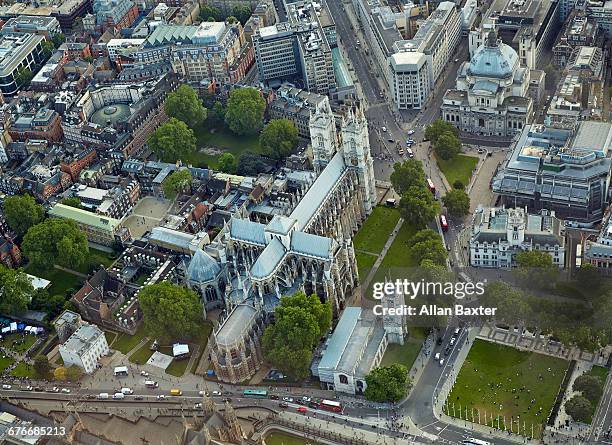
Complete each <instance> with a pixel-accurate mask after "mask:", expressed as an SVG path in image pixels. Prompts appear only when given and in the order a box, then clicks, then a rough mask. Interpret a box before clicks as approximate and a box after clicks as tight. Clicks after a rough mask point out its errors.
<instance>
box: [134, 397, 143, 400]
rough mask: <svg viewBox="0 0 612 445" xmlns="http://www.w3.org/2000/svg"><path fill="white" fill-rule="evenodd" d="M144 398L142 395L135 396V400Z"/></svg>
mask: <svg viewBox="0 0 612 445" xmlns="http://www.w3.org/2000/svg"><path fill="white" fill-rule="evenodd" d="M142 399H143V397H142V396H136V397H134V400H142Z"/></svg>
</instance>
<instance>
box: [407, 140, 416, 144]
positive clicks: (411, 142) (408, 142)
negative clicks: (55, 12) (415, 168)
mask: <svg viewBox="0 0 612 445" xmlns="http://www.w3.org/2000/svg"><path fill="white" fill-rule="evenodd" d="M406 143H407V144H408V145H412V144H414V139H408V140H407V141H406Z"/></svg>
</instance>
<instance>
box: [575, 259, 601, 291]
mask: <svg viewBox="0 0 612 445" xmlns="http://www.w3.org/2000/svg"><path fill="white" fill-rule="evenodd" d="M576 280H577V281H578V284H579V286H580V287H581V288H585V287H587V288H590V289H597V288H598V287H599V286H601V283H602V276H601V273H600V271H599V269H597V267H595V266H593V265H592V264H589V263H584V264H582V265H581V266H580V269H578V270H577V271H576Z"/></svg>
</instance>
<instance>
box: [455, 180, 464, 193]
mask: <svg viewBox="0 0 612 445" xmlns="http://www.w3.org/2000/svg"><path fill="white" fill-rule="evenodd" d="M453 188H454V189H457V190H464V189H465V185H464V184H463V182H461V181H460V180H459V179H457V180H456V181H455V182H453Z"/></svg>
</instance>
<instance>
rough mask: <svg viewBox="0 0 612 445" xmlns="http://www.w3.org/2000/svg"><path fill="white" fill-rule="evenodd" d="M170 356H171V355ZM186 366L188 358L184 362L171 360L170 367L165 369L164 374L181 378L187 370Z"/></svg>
mask: <svg viewBox="0 0 612 445" xmlns="http://www.w3.org/2000/svg"><path fill="white" fill-rule="evenodd" d="M170 355H172V353H171V354H170ZM188 364H189V359H188V358H186V359H184V360H172V363H170V366H168V367H167V368H166V374H170V375H173V376H174V377H183V374H185V371H186V370H187V365H188Z"/></svg>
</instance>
